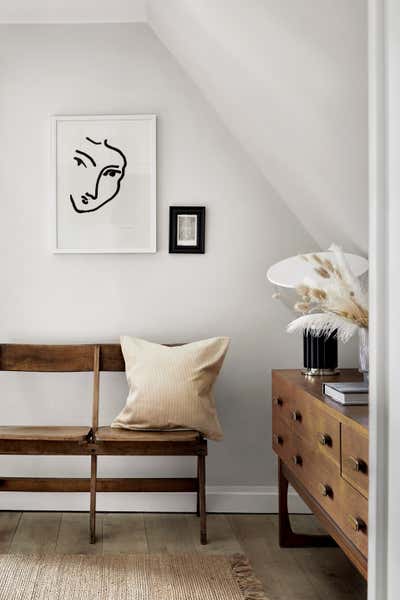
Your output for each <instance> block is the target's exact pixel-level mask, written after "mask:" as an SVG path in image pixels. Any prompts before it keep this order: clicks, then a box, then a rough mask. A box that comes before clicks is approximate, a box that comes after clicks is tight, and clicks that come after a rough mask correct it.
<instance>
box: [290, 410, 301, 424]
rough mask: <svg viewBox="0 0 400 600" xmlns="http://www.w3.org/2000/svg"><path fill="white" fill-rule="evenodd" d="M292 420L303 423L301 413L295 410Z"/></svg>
mask: <svg viewBox="0 0 400 600" xmlns="http://www.w3.org/2000/svg"><path fill="white" fill-rule="evenodd" d="M292 419H293V421H301V413H299V411H298V410H294V411H293V412H292Z"/></svg>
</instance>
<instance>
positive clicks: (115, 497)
mask: <svg viewBox="0 0 400 600" xmlns="http://www.w3.org/2000/svg"><path fill="white" fill-rule="evenodd" d="M195 506H196V498H195V494H193V493H163V492H158V493H155V494H147V493H113V492H110V493H98V494H97V510H98V511H106V512H114V511H115V512H117V511H118V512H194V510H195ZM0 510H46V511H87V510H89V494H87V493H59V492H57V493H53V492H51V493H50V492H43V493H39V492H33V493H31V492H24V493H21V492H4V493H2V494H1V493H0ZM207 510H208V512H215V513H277V512H278V488H277V487H276V486H209V487H207ZM289 510H290V512H293V513H309V512H310V510H309V509H308V507H307V506H306V505H305V504H304V502H303V501H302V500H301V498H300V497H299V496H298V494H297V493H296V492H295V491H294V490H293V489H290V491H289Z"/></svg>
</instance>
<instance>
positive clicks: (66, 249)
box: [51, 114, 157, 254]
mask: <svg viewBox="0 0 400 600" xmlns="http://www.w3.org/2000/svg"><path fill="white" fill-rule="evenodd" d="M51 125H52V169H53V185H52V206H53V227H54V235H53V253H55V254H99V253H100V254H105V253H107V254H108V253H111V254H115V253H154V252H156V250H157V246H156V230H157V229H156V228H157V222H156V221H157V215H156V213H157V197H156V190H157V183H156V115H154V114H138V115H95V116H84V115H78V116H77V115H73V116H65V115H56V116H53V117H52V118H51ZM109 163H110V164H109Z"/></svg>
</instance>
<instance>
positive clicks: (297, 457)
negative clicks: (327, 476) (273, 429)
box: [292, 454, 303, 467]
mask: <svg viewBox="0 0 400 600" xmlns="http://www.w3.org/2000/svg"><path fill="white" fill-rule="evenodd" d="M292 460H293V463H294V464H295V465H298V466H300V467H301V465H302V464H303V459H302V458H301V456H300V454H295V455H294V456H292Z"/></svg>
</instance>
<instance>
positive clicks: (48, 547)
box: [9, 512, 61, 553]
mask: <svg viewBox="0 0 400 600" xmlns="http://www.w3.org/2000/svg"><path fill="white" fill-rule="evenodd" d="M60 521H61V513H42V512H29V513H23V515H22V516H21V519H20V520H19V523H18V527H17V530H16V532H15V535H14V537H13V540H12V542H11V545H10V547H9V552H27V553H28V552H39V551H40V552H54V550H55V547H56V543H57V537H58V531H59V528H60Z"/></svg>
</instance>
